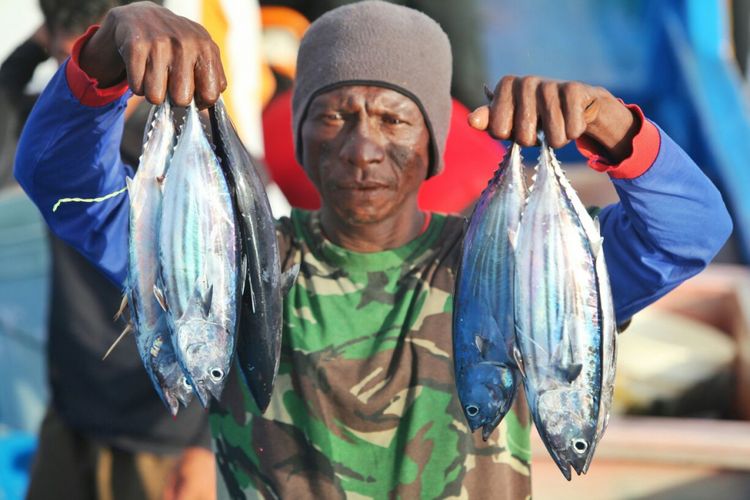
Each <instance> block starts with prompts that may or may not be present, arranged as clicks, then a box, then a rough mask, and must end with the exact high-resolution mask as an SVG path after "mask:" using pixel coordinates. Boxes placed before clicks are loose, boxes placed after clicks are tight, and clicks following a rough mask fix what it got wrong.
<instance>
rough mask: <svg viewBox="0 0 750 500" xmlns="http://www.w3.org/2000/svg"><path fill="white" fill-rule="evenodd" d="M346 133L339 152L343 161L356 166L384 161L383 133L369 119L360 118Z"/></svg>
mask: <svg viewBox="0 0 750 500" xmlns="http://www.w3.org/2000/svg"><path fill="white" fill-rule="evenodd" d="M346 133H347V135H346V137H345V139H344V144H343V146H342V147H341V151H340V153H339V154H340V157H341V159H342V160H343V161H345V162H346V163H347V164H349V165H352V166H355V167H366V166H367V165H370V164H373V163H380V162H382V161H383V158H384V157H385V153H384V150H383V145H382V143H381V141H382V137H381V134H380V133H379V132H378V131H377V130H375V129H374V127H373V126H372V125H371V124H370V123H369V120H367V119H366V118H360V119H359V120H357V122H356V123H355V124H354V125H353V126H352V127H351V128H350V129H349V130H348V131H347V132H346Z"/></svg>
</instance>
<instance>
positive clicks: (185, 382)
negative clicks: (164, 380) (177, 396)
mask: <svg viewBox="0 0 750 500" xmlns="http://www.w3.org/2000/svg"><path fill="white" fill-rule="evenodd" d="M182 385H184V386H185V388H187V389H192V388H193V386H192V384H190V381H189V380H188V379H187V378H185V377H183V378H182Z"/></svg>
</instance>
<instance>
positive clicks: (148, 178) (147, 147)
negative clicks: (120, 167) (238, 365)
mask: <svg viewBox="0 0 750 500" xmlns="http://www.w3.org/2000/svg"><path fill="white" fill-rule="evenodd" d="M148 124H149V125H147V127H148V133H147V135H146V140H145V141H144V143H145V144H144V147H143V154H142V155H141V158H140V162H139V166H138V170H137V172H136V174H135V176H134V177H133V179H132V180H130V179H128V183H127V186H128V195H129V197H130V216H129V217H130V238H129V245H128V257H129V260H128V280H127V287H126V290H125V297H124V300H125V302H127V304H128V306H129V310H130V324H129V325H128V327H127V329H126V331H128V330H130V329H132V330H133V331H134V332H135V341H136V346H137V347H138V354H139V355H140V357H141V360H142V361H143V366H144V367H145V369H146V373H147V374H148V376H149V378H150V379H151V382H152V384H153V385H154V388H155V389H156V392H157V393H158V394H159V397H160V398H161V399H162V401H164V404H165V405H166V406H167V408H168V409H169V411H170V412H171V413H172V415H176V414H177V410H178V408H179V405H178V401H179V402H181V403H182V404H183V405H187V404H188V403H189V402H190V401H191V399H192V397H193V391H192V389H191V387H190V384H188V383H187V380H186V378H185V375H184V374H183V372H182V369H181V368H180V366H179V364H178V363H177V358H176V357H175V353H174V349H173V346H172V338H171V334H170V333H169V329H168V326H167V317H166V313H165V312H164V310H163V309H162V308H161V307H160V306H159V304H158V302H157V301H156V298H155V297H154V285H155V284H156V277H157V274H158V259H157V255H158V249H159V242H158V230H159V218H160V216H161V206H162V190H161V184H162V182H163V181H164V175H165V173H166V170H167V165H168V164H169V159H170V157H171V155H172V149H173V148H174V141H175V137H176V136H175V127H174V122H173V117H172V110H171V107H170V105H169V102H167V101H165V102H164V104H162V105H161V106H159V107H154V108H152V110H151V115H150V119H149V121H148Z"/></svg>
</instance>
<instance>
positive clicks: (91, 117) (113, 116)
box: [15, 2, 226, 285]
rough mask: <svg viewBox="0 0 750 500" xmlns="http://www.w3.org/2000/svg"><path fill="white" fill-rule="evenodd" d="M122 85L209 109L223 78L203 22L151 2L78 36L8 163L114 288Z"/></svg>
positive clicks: (120, 210)
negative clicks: (199, 22)
mask: <svg viewBox="0 0 750 500" xmlns="http://www.w3.org/2000/svg"><path fill="white" fill-rule="evenodd" d="M128 87H130V88H131V89H132V91H133V92H134V93H136V94H139V95H145V97H146V98H147V99H148V100H149V101H150V102H152V103H154V104H158V103H161V102H162V101H163V100H164V98H165V96H166V95H167V92H169V96H170V97H171V99H172V101H173V102H174V103H175V104H177V105H187V104H189V103H190V101H191V99H192V98H193V97H195V99H196V102H198V103H199V104H200V105H201V106H208V105H211V104H213V103H214V102H215V101H216V100H217V99H218V97H219V95H220V93H221V91H223V90H224V88H225V87H226V80H225V78H224V73H223V70H222V67H221V60H220V56H219V51H218V48H217V47H216V44H214V42H213V41H212V40H211V38H210V37H209V36H208V33H207V32H206V30H205V29H203V27H201V26H200V25H198V24H196V23H193V22H192V21H189V20H188V19H185V18H182V17H179V16H176V15H175V14H173V13H172V12H170V11H169V10H167V9H164V8H162V7H159V6H156V5H154V4H153V3H150V2H141V3H136V4H131V5H128V6H125V7H120V8H116V9H113V10H111V11H110V12H109V13H108V14H107V16H106V17H105V19H104V21H103V22H102V25H101V27H100V28H98V29H97V27H92V28H90V29H89V30H88V31H87V32H86V34H85V35H83V36H82V37H81V38H80V39H79V40H78V41H77V42H76V44H75V46H74V48H73V53H72V55H71V58H70V59H69V60H68V61H67V62H66V63H64V64H63V65H62V66H61V68H60V70H59V71H58V72H57V74H56V75H55V77H54V78H53V79H52V81H51V82H50V83H49V85H48V86H47V88H46V89H45V91H44V92H43V93H42V95H41V96H40V98H39V100H38V101H37V104H36V106H35V107H34V110H33V111H32V113H31V115H30V117H29V120H28V121H27V124H26V127H25V128H24V132H23V134H22V136H21V141H20V143H19V147H18V151H17V155H16V163H15V175H16V178H17V179H18V181H19V183H20V184H21V185H22V186H23V188H24V189H25V190H26V192H27V193H28V194H29V196H30V197H31V199H32V200H34V202H35V203H36V204H37V206H38V207H39V210H40V211H41V213H42V215H43V216H44V218H45V220H46V221H47V223H48V224H49V226H50V228H51V229H52V231H53V232H54V233H55V234H57V235H58V236H60V237H61V238H62V239H63V240H65V241H67V242H68V243H70V244H71V245H72V246H74V247H75V248H77V249H78V250H79V251H80V252H81V253H82V254H83V255H85V256H86V257H87V258H88V259H89V260H91V261H92V262H93V263H94V264H95V265H96V266H97V267H98V268H99V269H101V270H102V272H104V273H105V274H106V275H107V276H108V277H109V278H110V279H112V280H113V281H114V282H115V283H117V284H120V285H122V284H123V282H124V280H125V275H126V267H127V235H128V231H127V226H128V208H129V207H128V198H127V194H126V193H125V192H124V188H125V177H126V176H128V175H132V171H131V170H130V168H129V167H127V166H126V165H124V164H123V162H122V160H121V158H120V153H119V148H120V140H121V137H122V128H123V122H124V111H125V106H126V102H127V98H128V95H129V94H128V92H127V91H128ZM81 199H83V200H96V202H95V203H93V202H81V201H76V200H81ZM60 200H65V201H63V202H62V203H58V201H60Z"/></svg>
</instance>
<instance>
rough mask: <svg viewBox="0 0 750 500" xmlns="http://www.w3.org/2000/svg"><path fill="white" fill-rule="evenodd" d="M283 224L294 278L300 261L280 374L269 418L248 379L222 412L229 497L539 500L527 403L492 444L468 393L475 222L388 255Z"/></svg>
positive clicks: (215, 416)
mask: <svg viewBox="0 0 750 500" xmlns="http://www.w3.org/2000/svg"><path fill="white" fill-rule="evenodd" d="M278 227H279V241H280V246H281V251H282V261H283V263H284V268H285V269H287V268H289V267H291V266H292V265H293V264H296V263H299V264H300V274H299V278H298V279H297V282H296V284H295V286H294V287H293V288H292V290H291V291H290V293H289V295H288V297H287V298H286V299H285V304H284V331H283V336H284V337H283V346H282V354H281V367H280V370H279V375H278V379H277V380H276V385H275V387H274V392H273V397H272V400H271V404H270V406H269V408H268V410H267V411H266V413H265V414H263V415H261V414H260V412H259V411H258V409H257V407H256V406H255V403H254V401H253V399H252V397H251V396H250V393H249V392H248V390H247V388H246V387H245V385H244V383H242V382H240V381H239V378H238V375H237V372H238V370H237V369H235V370H232V376H231V379H230V381H229V382H228V384H227V387H226V388H225V391H224V396H223V398H222V402H221V403H220V404H217V405H215V406H214V408H213V409H212V411H211V416H210V422H211V430H212V434H213V436H214V447H215V451H216V455H217V462H218V470H219V474H218V479H219V494H220V497H222V498H293V499H305V498H316V499H320V498H326V499H328V498H332V499H337V498H355V499H356V498H493V499H503V498H508V499H510V498H512V499H517V498H522V499H523V498H527V497H529V496H530V489H531V486H530V478H529V464H530V443H529V435H530V420H529V415H528V410H527V407H526V402H525V400H524V398H523V397H519V398H517V400H516V403H515V406H514V407H513V410H512V411H511V412H510V413H508V415H507V416H506V417H505V419H504V420H503V422H502V423H501V424H500V426H499V427H498V428H497V429H496V430H495V432H494V433H493V434H492V436H491V437H490V439H489V440H488V441H487V442H486V443H485V442H483V441H482V439H481V436H479V435H478V434H477V435H472V434H471V433H470V432H469V429H468V426H467V423H466V420H465V418H464V415H463V413H462V411H461V407H460V404H459V401H458V396H457V394H456V390H455V384H454V380H453V360H452V339H451V309H452V291H453V285H454V281H455V275H456V269H457V266H458V263H459V256H460V252H461V239H462V236H463V231H464V222H463V219H462V218H458V217H449V216H443V215H438V214H433V215H432V217H431V221H430V223H429V226H428V227H427V229H426V230H425V231H424V232H423V233H422V234H421V235H420V236H419V237H418V238H416V239H415V240H414V241H412V242H410V243H409V244H407V245H405V246H403V247H400V248H396V249H393V250H388V251H384V252H377V253H356V252H351V251H348V250H346V249H344V248H341V247H338V246H336V245H334V244H332V243H331V242H329V241H327V240H325V239H324V238H323V237H322V235H321V231H320V222H319V216H318V214H317V213H316V212H304V211H298V210H295V211H293V212H292V215H291V218H285V219H282V220H281V221H280V222H279V226H278Z"/></svg>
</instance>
